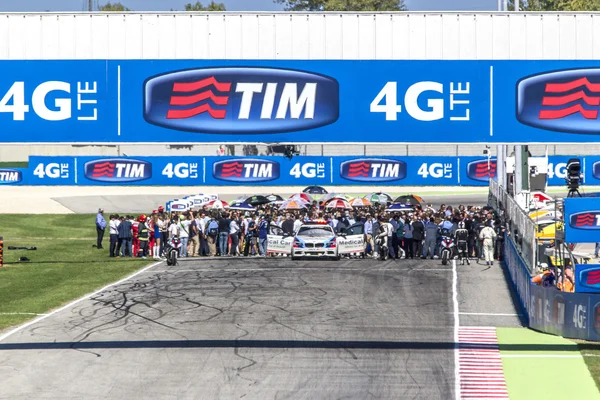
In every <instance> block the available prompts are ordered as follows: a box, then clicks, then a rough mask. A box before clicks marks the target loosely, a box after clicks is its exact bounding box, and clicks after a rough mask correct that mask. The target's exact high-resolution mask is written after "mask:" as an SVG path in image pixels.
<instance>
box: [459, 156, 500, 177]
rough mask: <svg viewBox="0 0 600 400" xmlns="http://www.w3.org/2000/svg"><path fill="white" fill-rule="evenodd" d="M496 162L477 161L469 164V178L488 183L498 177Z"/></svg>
mask: <svg viewBox="0 0 600 400" xmlns="http://www.w3.org/2000/svg"><path fill="white" fill-rule="evenodd" d="M497 165H498V164H497V163H496V160H490V161H489V165H488V160H487V159H485V160H477V161H471V162H470V163H468V164H467V176H468V177H469V179H473V180H474V181H486V182H487V181H488V180H489V179H490V178H495V177H496V168H497Z"/></svg>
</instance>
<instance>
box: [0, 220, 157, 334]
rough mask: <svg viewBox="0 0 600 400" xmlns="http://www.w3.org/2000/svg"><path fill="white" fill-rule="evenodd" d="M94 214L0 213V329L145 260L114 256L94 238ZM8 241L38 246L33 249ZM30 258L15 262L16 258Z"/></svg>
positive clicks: (113, 278)
mask: <svg viewBox="0 0 600 400" xmlns="http://www.w3.org/2000/svg"><path fill="white" fill-rule="evenodd" d="M94 224H95V215H73V214H71V215H0V236H3V237H4V265H5V267H4V268H1V269H0V330H2V329H5V328H7V327H9V326H12V325H16V324H20V323H23V322H25V321H26V320H28V319H31V318H33V317H35V315H24V314H16V315H8V313H35V314H44V313H47V312H48V311H50V310H52V309H55V308H58V307H60V306H61V305H63V304H65V303H68V302H69V301H71V300H74V299H76V298H78V297H81V296H83V295H85V294H86V293H89V292H92V291H94V290H97V289H100V288H102V287H103V286H105V285H107V284H108V283H110V282H114V281H117V280H119V279H121V278H123V277H125V276H127V275H129V274H131V273H133V272H134V271H136V270H138V269H140V268H142V267H143V266H145V265H147V264H148V261H147V260H137V259H114V258H110V257H109V256H108V245H109V243H108V237H107V236H105V238H104V242H103V244H104V249H103V250H98V249H96V248H94V247H92V245H93V244H95V242H96V228H95V225H94ZM8 246H28V247H32V246H35V247H37V250H35V251H26V250H8ZM23 256H24V257H27V258H29V259H30V260H31V261H29V262H19V258H20V257H23Z"/></svg>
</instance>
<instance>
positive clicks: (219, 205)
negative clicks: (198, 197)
mask: <svg viewBox="0 0 600 400" xmlns="http://www.w3.org/2000/svg"><path fill="white" fill-rule="evenodd" d="M228 207H229V203H227V202H226V201H225V200H213V201H211V202H210V203H208V204H206V208H209V209H211V208H214V209H216V210H222V209H224V208H228Z"/></svg>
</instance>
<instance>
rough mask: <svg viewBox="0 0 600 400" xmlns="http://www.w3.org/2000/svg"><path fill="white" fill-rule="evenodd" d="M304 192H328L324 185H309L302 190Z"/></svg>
mask: <svg viewBox="0 0 600 400" xmlns="http://www.w3.org/2000/svg"><path fill="white" fill-rule="evenodd" d="M302 193H309V194H327V193H328V192H327V190H325V188H324V187H322V186H308V187H305V188H304V190H303V191H302Z"/></svg>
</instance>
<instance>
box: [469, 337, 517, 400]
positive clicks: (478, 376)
mask: <svg viewBox="0 0 600 400" xmlns="http://www.w3.org/2000/svg"><path fill="white" fill-rule="evenodd" d="M458 367H459V374H458V375H459V378H460V397H459V398H460V399H462V400H467V399H469V400H475V399H508V391H507V390H506V381H505V380H504V372H503V370H502V359H501V358H500V349H499V347H498V337H497V336H496V328H488V327H476V326H474V327H466V326H461V327H459V328H458Z"/></svg>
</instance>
